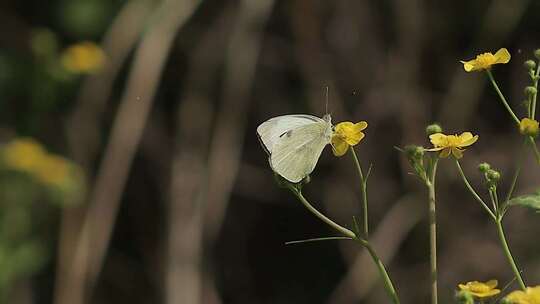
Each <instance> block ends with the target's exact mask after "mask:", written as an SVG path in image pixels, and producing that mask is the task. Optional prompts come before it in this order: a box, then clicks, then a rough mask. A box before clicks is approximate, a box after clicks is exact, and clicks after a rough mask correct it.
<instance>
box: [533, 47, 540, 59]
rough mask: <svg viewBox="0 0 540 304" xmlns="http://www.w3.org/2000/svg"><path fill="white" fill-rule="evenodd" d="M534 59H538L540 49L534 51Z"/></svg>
mask: <svg viewBox="0 0 540 304" xmlns="http://www.w3.org/2000/svg"><path fill="white" fill-rule="evenodd" d="M534 57H536V59H540V49H537V50H535V51H534Z"/></svg>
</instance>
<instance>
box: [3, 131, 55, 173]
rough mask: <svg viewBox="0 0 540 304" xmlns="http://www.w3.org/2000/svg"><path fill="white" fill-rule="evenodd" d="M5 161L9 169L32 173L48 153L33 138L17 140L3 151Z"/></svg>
mask: <svg viewBox="0 0 540 304" xmlns="http://www.w3.org/2000/svg"><path fill="white" fill-rule="evenodd" d="M3 150H4V151H3V155H2V156H3V160H4V163H5V164H6V166H7V167H8V168H11V169H14V170H19V171H25V172H31V171H34V170H35V169H36V168H37V167H38V166H39V164H40V163H41V161H42V159H43V158H44V157H45V155H46V152H45V150H44V149H43V147H42V146H41V145H40V144H39V143H38V142H36V141H35V140H33V139H31V138H21V139H16V140H14V141H12V142H10V143H9V144H7V145H6V146H5V147H4V149H3Z"/></svg>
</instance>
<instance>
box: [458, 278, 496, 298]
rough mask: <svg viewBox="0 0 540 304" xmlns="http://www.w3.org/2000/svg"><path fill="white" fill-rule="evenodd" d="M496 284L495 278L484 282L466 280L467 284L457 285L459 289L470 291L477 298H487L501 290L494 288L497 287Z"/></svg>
mask: <svg viewBox="0 0 540 304" xmlns="http://www.w3.org/2000/svg"><path fill="white" fill-rule="evenodd" d="M497 284H498V282H497V280H490V281H487V282H485V283H484V282H478V281H472V282H467V284H459V285H458V287H459V289H460V290H465V291H468V292H470V293H471V294H472V295H473V296H475V297H477V298H489V297H492V296H494V295H496V294H499V293H500V292H501V291H500V290H499V289H497V288H495V287H497Z"/></svg>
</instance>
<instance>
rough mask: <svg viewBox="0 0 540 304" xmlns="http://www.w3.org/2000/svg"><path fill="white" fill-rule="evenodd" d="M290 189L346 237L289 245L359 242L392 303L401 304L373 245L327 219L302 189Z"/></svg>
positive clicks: (312, 240)
mask: <svg viewBox="0 0 540 304" xmlns="http://www.w3.org/2000/svg"><path fill="white" fill-rule="evenodd" d="M289 189H290V190H291V192H293V193H294V194H295V195H296V197H297V198H298V199H299V200H300V202H301V203H302V204H303V205H304V206H305V207H306V208H307V209H308V210H309V211H310V212H311V213H313V214H314V215H315V216H316V217H318V218H319V219H320V220H322V221H323V222H325V223H326V224H328V225H329V226H330V227H332V228H334V229H335V230H337V231H338V232H340V233H341V234H343V235H344V237H326V238H317V239H309V240H301V241H293V242H287V243H288V244H295V243H306V242H315V241H325V240H354V241H356V242H358V243H359V244H360V245H362V246H363V247H364V248H366V249H367V250H368V252H369V254H370V256H371V258H372V259H373V262H374V263H375V266H377V270H378V271H379V274H380V275H381V278H382V279H383V283H384V288H385V290H386V291H387V293H388V296H389V297H390V299H391V300H392V303H394V304H400V302H399V297H398V295H397V292H396V289H395V288H394V285H393V284H392V280H391V279H390V276H389V275H388V272H387V271H386V268H385V267H384V264H383V263H382V261H381V259H380V258H379V256H378V255H377V253H376V252H375V249H373V247H372V246H371V244H370V243H369V242H368V241H367V240H365V239H362V238H359V237H358V236H357V235H356V234H355V233H354V232H352V231H351V230H349V229H347V228H345V227H343V226H340V225H339V224H337V223H335V222H334V221H332V220H331V219H329V218H328V217H326V216H325V215H324V214H322V213H320V212H319V211H318V210H317V209H315V208H314V207H313V206H312V205H311V204H310V203H309V202H308V200H307V199H306V198H305V197H304V196H303V195H302V192H301V191H300V189H298V188H296V187H295V186H293V185H290V186H289Z"/></svg>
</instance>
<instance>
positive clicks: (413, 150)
mask: <svg viewBox="0 0 540 304" xmlns="http://www.w3.org/2000/svg"><path fill="white" fill-rule="evenodd" d="M405 153H406V154H407V157H409V158H410V159H414V160H420V159H422V157H423V156H424V148H423V147H420V146H415V145H409V146H406V147H405Z"/></svg>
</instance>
